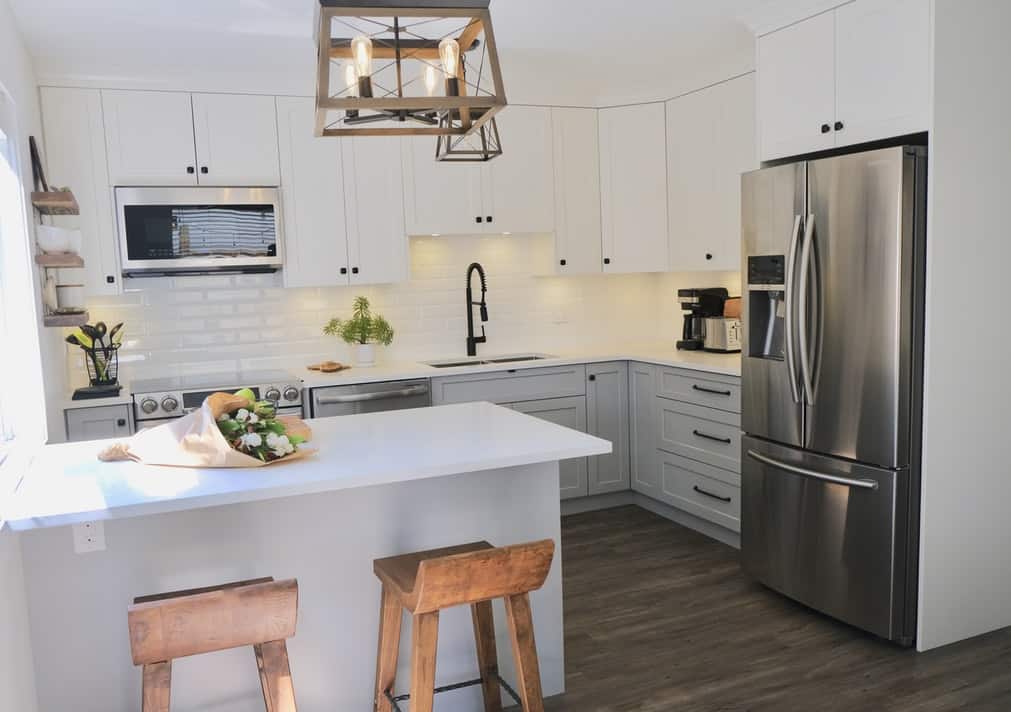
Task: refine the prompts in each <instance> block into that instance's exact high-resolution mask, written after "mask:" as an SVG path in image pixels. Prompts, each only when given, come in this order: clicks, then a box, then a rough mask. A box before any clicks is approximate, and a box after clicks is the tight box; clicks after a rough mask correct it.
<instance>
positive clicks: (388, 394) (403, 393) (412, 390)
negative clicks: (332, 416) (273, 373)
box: [316, 386, 428, 405]
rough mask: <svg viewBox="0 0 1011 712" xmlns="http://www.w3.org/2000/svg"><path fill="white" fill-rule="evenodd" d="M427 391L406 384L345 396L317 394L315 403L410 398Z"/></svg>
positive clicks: (426, 388) (338, 403)
mask: <svg viewBox="0 0 1011 712" xmlns="http://www.w3.org/2000/svg"><path fill="white" fill-rule="evenodd" d="M426 393H428V386H408V387H407V388H399V389H397V390H395V391H372V392H371V393H351V394H349V395H346V396H317V397H316V405H340V404H341V403H364V402H366V401H377V400H390V399H393V398H411V397H412V396H423V395H425V394H426Z"/></svg>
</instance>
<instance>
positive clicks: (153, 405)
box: [140, 398, 158, 415]
mask: <svg viewBox="0 0 1011 712" xmlns="http://www.w3.org/2000/svg"><path fill="white" fill-rule="evenodd" d="M140 409H141V410H142V411H144V412H145V413H147V414H148V415H151V413H153V412H155V411H156V410H158V403H157V401H155V400H154V399H153V398H145V399H144V400H142V401H141V402H140Z"/></svg>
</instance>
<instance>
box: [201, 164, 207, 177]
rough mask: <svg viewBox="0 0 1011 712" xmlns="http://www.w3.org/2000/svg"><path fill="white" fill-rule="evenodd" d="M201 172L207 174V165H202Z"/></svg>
mask: <svg viewBox="0 0 1011 712" xmlns="http://www.w3.org/2000/svg"><path fill="white" fill-rule="evenodd" d="M200 172H201V173H203V174H204V175H206V174H207V166H200Z"/></svg>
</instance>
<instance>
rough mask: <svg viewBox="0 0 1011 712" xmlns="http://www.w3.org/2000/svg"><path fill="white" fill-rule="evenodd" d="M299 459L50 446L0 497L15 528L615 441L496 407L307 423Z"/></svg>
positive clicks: (415, 474) (521, 460) (436, 471)
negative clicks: (204, 461) (308, 435)
mask: <svg viewBox="0 0 1011 712" xmlns="http://www.w3.org/2000/svg"><path fill="white" fill-rule="evenodd" d="M308 422H309V424H310V425H311V426H312V429H313V437H312V441H311V443H310V446H311V447H313V448H315V449H317V450H318V452H317V453H316V454H315V455H313V456H311V457H309V458H305V459H302V460H296V461H293V462H290V463H282V464H277V465H271V466H269V467H260V468H250V469H186V468H175V467H161V466H152V465H143V464H139V463H134V462H101V461H99V460H98V457H97V455H98V453H99V452H100V451H101V450H102V449H103V448H104V447H106V446H107V445H108V444H109V443H110V442H112V441H109V440H98V441H90V442H82V443H66V444H59V445H45V446H43V447H42V448H41V449H40V450H39V452H38V453H37V454H36V455H35V457H34V458H33V459H32V462H31V464H30V465H29V466H28V469H27V471H26V473H25V476H24V478H23V479H22V481H21V484H20V485H19V486H18V487H17V489H16V490H15V492H14V493H13V494H12V495H10V496H8V497H7V498H6V499H5V500H3V501H0V520H3V521H6V525H7V526H9V527H10V528H11V529H14V530H26V529H35V528H41V527H54V526H63V525H67V524H74V523H79V522H86V521H96V520H103V519H114V518H123V517H137V516H144V515H149V514H160V513H164V512H176V511H183V510H189V509H197V508H201V507H210V506H216V505H224V504H236V503H240V502H250V501H258V500H265V499H276V498H280V497H290V496H295V495H301V494H310V493H314V492H325V491H332V490H341V489H349V488H354V487H368V486H371V485H382V484H390V483H395V482H406V481H410V480H421V479H428V478H434V477H443V476H447V475H456V474H463V473H467V472H479V471H483V470H491V469H497V468H506V467H514V466H521V465H530V464H534V463H541V462H552V461H556V460H564V459H568V458H574V457H584V456H590V455H601V454H605V453H609V452H611V443H609V442H608V441H606V440H602V439H600V438H597V437H593V436H592V435H586V434H584V433H580V432H577V431H575V430H571V429H569V428H564V427H562V426H560V425H555V424H553V423H549V422H547V421H544V420H540V419H538V418H534V417H531V416H528V415H524V414H522V413H518V412H516V411H513V410H510V409H508V408H502V407H499V406H496V405H492V404H491V403H462V404H458V405H447V406H440V407H435V408H419V409H415V410H396V411H386V412H382V413H370V414H364V415H350V416H344V417H340V418H321V419H317V420H310V421H308Z"/></svg>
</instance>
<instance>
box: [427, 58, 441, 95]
mask: <svg viewBox="0 0 1011 712" xmlns="http://www.w3.org/2000/svg"><path fill="white" fill-rule="evenodd" d="M438 83H439V77H438V74H437V71H436V69H435V67H434V66H432V65H431V64H426V65H425V90H426V91H427V92H428V95H429V96H432V95H434V94H435V87H436V86H437V85H438Z"/></svg>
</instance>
